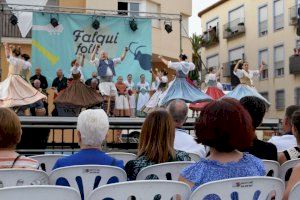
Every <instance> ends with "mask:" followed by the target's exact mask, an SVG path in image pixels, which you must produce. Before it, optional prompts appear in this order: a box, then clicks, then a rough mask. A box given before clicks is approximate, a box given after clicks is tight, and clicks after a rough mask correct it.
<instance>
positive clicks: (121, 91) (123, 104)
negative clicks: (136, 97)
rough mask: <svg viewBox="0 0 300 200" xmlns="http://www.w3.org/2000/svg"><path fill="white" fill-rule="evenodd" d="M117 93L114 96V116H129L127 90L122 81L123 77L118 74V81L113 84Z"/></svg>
mask: <svg viewBox="0 0 300 200" xmlns="http://www.w3.org/2000/svg"><path fill="white" fill-rule="evenodd" d="M115 85H116V88H117V91H118V95H117V96H116V107H115V116H116V117H130V107H129V101H128V98H127V96H126V95H127V94H128V90H127V86H126V84H125V83H124V82H123V77H122V76H119V77H118V81H117V83H116V84H115Z"/></svg>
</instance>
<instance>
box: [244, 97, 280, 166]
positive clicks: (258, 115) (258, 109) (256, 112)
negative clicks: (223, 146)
mask: <svg viewBox="0 0 300 200" xmlns="http://www.w3.org/2000/svg"><path fill="white" fill-rule="evenodd" d="M240 103H241V104H242V106H243V107H244V108H245V109H246V110H247V111H248V112H249V114H250V116H251V118H252V125H253V128H254V131H255V129H256V128H257V127H258V126H259V125H260V124H261V123H262V121H263V119H264V116H265V113H266V104H265V102H264V101H263V100H261V99H260V98H258V97H254V96H247V97H244V98H242V99H241V100H240ZM244 152H249V153H250V154H252V155H254V156H256V157H258V158H260V159H265V160H274V161H278V158H277V149H276V146H275V145H274V144H272V143H269V142H264V141H261V140H259V139H258V138H257V137H256V136H255V138H254V140H253V143H252V146H251V147H250V148H247V149H245V150H244Z"/></svg>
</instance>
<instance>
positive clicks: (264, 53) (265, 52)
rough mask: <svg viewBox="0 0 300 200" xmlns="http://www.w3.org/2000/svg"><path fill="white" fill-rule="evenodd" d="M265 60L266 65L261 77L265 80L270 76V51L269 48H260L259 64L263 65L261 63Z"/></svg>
mask: <svg viewBox="0 0 300 200" xmlns="http://www.w3.org/2000/svg"><path fill="white" fill-rule="evenodd" d="M262 62H264V63H265V64H266V65H265V66H264V69H263V71H262V73H261V77H260V78H261V79H262V80H265V79H268V78H269V70H268V66H269V52H268V49H264V50H260V51H259V52H258V66H260V65H261V63H262Z"/></svg>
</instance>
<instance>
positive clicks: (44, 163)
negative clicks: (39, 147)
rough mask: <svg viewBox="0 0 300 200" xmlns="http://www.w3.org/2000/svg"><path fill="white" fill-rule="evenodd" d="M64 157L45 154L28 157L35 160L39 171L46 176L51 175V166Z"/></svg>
mask: <svg viewBox="0 0 300 200" xmlns="http://www.w3.org/2000/svg"><path fill="white" fill-rule="evenodd" d="M62 157H65V155H63V154H45V155H37V156H30V158H32V159H34V160H37V161H38V162H39V164H40V169H41V170H43V171H45V172H46V173H47V174H48V175H49V174H50V173H51V171H52V168H53V166H54V165H55V163H56V161H57V160H58V159H59V158H62Z"/></svg>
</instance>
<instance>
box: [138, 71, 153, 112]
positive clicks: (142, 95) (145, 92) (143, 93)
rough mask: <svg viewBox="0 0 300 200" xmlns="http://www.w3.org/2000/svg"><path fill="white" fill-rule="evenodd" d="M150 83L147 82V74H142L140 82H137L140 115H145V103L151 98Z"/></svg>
mask: <svg viewBox="0 0 300 200" xmlns="http://www.w3.org/2000/svg"><path fill="white" fill-rule="evenodd" d="M149 92H150V84H149V83H148V82H146V80H145V75H144V74H142V75H141V76H140V82H139V83H138V84H137V93H138V100H137V107H136V109H137V115H138V116H139V117H144V116H145V113H144V112H143V111H142V109H143V107H144V106H145V104H146V103H147V102H148V101H149V99H150V95H149Z"/></svg>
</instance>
